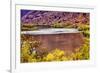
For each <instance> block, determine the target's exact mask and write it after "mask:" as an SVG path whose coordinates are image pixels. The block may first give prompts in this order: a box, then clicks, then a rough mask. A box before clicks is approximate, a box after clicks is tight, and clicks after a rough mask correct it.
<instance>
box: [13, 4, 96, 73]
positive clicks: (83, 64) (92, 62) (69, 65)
mask: <svg viewBox="0 0 100 73" xmlns="http://www.w3.org/2000/svg"><path fill="white" fill-rule="evenodd" d="M12 5H14V7H12V9H11V72H12V73H14V72H18V71H27V70H28V71H34V70H46V69H47V70H48V69H49V68H52V69H63V68H64V67H66V68H75V67H77V68H79V67H88V66H94V65H95V64H96V63H95V57H96V56H95V50H94V49H95V48H96V46H95V40H94V38H95V33H96V31H95V27H96V26H95V20H94V19H91V18H95V8H94V7H87V6H79V5H66V6H52V5H50V6H46V5H34V4H33V5H31V4H28V6H29V5H30V6H40V7H44V6H45V7H58V9H59V8H60V7H61V8H79V9H85V10H87V9H89V10H90V24H91V25H90V28H91V29H90V34H91V35H90V36H91V38H90V41H93V42H90V47H92V48H93V49H92V51H91V52H90V53H91V55H92V56H93V57H92V58H91V59H90V60H89V61H86V60H84V61H70V62H59V63H58V62H52V64H51V63H48V62H46V63H43V64H42V63H38V64H37V63H35V64H34V66H37V68H34V70H32V69H33V67H32V66H31V67H30V65H31V64H32V63H31V64H28V65H29V66H28V68H27V67H26V68H23V67H25V64H24V65H22V67H21V68H23V69H21V68H20V67H19V69H18V68H17V64H18V62H16V61H17V59H16V52H15V51H17V50H16V49H13V48H16V44H17V43H16V40H17V39H16V38H15V37H16V33H17V34H20V33H19V32H16V27H17V26H16V25H12V24H16V19H17V18H16V17H18V16H16V5H19V6H20V5H21V6H23V5H24V4H12ZM25 5H26V4H25ZM14 11H15V12H14ZM56 11H57V10H56ZM60 11H61V10H60ZM91 32H92V33H91ZM47 64H48V66H49V67H48V68H47V66H46V65H47ZM66 64H67V66H66ZM42 65H44V66H46V67H44V68H41V67H38V66H42ZM52 65H53V66H52ZM29 67H30V69H29ZM66 68H64V69H66ZM50 70H51V69H50Z"/></svg>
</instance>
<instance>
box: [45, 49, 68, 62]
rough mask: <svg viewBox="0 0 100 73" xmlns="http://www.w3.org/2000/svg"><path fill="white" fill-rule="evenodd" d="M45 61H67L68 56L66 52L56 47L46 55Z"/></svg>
mask: <svg viewBox="0 0 100 73" xmlns="http://www.w3.org/2000/svg"><path fill="white" fill-rule="evenodd" d="M44 60H45V61H66V60H68V58H67V57H66V55H65V52H64V51H62V50H60V49H55V50H53V51H52V52H50V53H48V54H47V56H46V57H44Z"/></svg>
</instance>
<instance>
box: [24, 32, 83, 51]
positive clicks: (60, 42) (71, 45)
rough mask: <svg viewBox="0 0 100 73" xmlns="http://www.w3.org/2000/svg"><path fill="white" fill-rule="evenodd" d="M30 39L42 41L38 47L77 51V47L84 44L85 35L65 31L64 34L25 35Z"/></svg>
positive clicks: (49, 49)
mask: <svg viewBox="0 0 100 73" xmlns="http://www.w3.org/2000/svg"><path fill="white" fill-rule="evenodd" d="M25 36H26V37H27V38H29V40H30V41H32V39H35V40H36V41H40V42H41V45H40V46H39V47H38V48H47V49H48V51H51V50H53V49H56V48H58V49H62V50H70V51H75V49H76V48H79V47H80V46H82V44H83V43H84V42H83V35H82V34H81V33H63V34H45V35H25Z"/></svg>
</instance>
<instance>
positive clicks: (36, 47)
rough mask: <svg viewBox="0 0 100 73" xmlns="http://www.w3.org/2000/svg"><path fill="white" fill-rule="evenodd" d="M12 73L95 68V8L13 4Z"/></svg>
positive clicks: (21, 2)
mask: <svg viewBox="0 0 100 73" xmlns="http://www.w3.org/2000/svg"><path fill="white" fill-rule="evenodd" d="M11 6H12V7H11V72H12V73H14V72H19V71H23V72H25V71H39V70H46V69H48V70H52V69H59V68H61V69H63V68H65V69H66V68H69V67H87V66H93V65H95V40H94V38H95V15H94V14H95V9H94V7H92V6H84V5H83V6H82V5H68V4H63V3H62V4H59V3H58V4H57V3H56V4H55V5H54V4H52V3H46V4H45V3H38V2H37V3H35V2H34V3H33V2H30V1H27V0H26V1H24V2H23V1H16V0H14V1H12V2H11Z"/></svg>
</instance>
